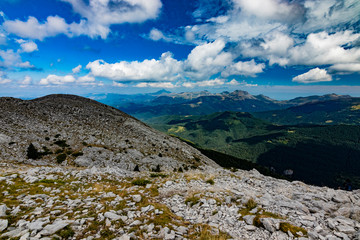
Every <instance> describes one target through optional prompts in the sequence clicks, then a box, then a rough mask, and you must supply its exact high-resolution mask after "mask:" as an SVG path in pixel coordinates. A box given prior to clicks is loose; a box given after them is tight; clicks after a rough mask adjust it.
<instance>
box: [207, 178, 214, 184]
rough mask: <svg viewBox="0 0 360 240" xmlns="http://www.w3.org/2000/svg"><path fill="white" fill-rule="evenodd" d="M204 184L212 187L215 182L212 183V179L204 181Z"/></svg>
mask: <svg viewBox="0 0 360 240" xmlns="http://www.w3.org/2000/svg"><path fill="white" fill-rule="evenodd" d="M206 183H208V184H210V185H214V184H215V182H214V180H213V179H208V180H206Z"/></svg>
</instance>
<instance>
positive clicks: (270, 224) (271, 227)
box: [260, 218, 276, 233]
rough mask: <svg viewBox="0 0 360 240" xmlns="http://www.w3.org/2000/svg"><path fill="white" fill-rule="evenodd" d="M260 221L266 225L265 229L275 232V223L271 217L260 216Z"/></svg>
mask: <svg viewBox="0 0 360 240" xmlns="http://www.w3.org/2000/svg"><path fill="white" fill-rule="evenodd" d="M260 222H261V223H262V224H263V225H264V227H265V229H266V230H268V231H269V232H271V233H273V232H275V231H276V228H275V226H274V223H273V222H272V221H271V218H260Z"/></svg>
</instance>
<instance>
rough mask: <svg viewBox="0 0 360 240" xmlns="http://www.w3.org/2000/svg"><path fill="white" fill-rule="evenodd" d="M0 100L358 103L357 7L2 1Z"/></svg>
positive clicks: (251, 1) (332, 2)
mask: <svg viewBox="0 0 360 240" xmlns="http://www.w3.org/2000/svg"><path fill="white" fill-rule="evenodd" d="M0 13H1V16H0V24H1V25H0V95H1V96H16V97H36V96H42V95H45V94H50V93H72V94H86V93H107V92H112V93H145V92H155V91H158V90H160V89H167V90H169V91H172V92H181V91H199V90H205V89H206V90H209V91H213V92H220V91H224V90H226V91H232V90H235V89H243V90H247V91H249V92H250V93H253V94H260V93H262V94H265V95H268V96H271V97H274V98H277V99H286V98H291V97H296V96H306V95H313V94H326V93H333V92H334V93H338V94H350V95H353V96H360V78H359V76H360V1H358V0H292V1H289V0H197V1H188V0H177V1H174V0H36V1H29V0H2V1H0Z"/></svg>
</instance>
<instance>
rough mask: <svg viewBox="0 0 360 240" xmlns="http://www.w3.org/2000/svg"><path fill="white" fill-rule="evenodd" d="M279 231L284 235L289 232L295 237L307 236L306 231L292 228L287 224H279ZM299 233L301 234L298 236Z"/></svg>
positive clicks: (295, 227) (292, 226)
mask: <svg viewBox="0 0 360 240" xmlns="http://www.w3.org/2000/svg"><path fill="white" fill-rule="evenodd" d="M280 231H282V232H284V233H287V232H288V231H290V232H291V233H292V235H294V236H295V237H302V236H307V234H308V233H307V231H306V229H304V228H301V227H297V226H294V225H292V224H290V223H287V222H281V223H280ZM299 233H301V234H299Z"/></svg>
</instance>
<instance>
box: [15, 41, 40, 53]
mask: <svg viewBox="0 0 360 240" xmlns="http://www.w3.org/2000/svg"><path fill="white" fill-rule="evenodd" d="M17 42H18V43H19V44H20V47H21V50H20V51H21V52H26V53H31V52H35V51H38V50H39V49H38V46H37V44H36V43H34V42H33V41H25V40H23V39H20V40H18V41H17Z"/></svg>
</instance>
